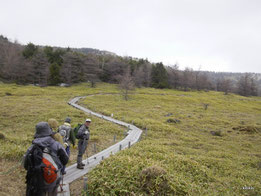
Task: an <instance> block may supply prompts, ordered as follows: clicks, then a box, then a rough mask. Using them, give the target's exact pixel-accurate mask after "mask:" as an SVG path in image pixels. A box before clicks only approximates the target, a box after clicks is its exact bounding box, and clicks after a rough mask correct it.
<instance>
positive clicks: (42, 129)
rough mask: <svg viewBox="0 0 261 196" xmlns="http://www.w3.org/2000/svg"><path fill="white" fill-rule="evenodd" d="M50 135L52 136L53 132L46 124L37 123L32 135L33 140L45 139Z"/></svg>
mask: <svg viewBox="0 0 261 196" xmlns="http://www.w3.org/2000/svg"><path fill="white" fill-rule="evenodd" d="M52 134H53V132H52V130H51V128H50V127H49V125H48V123H47V122H39V123H38V124H37V125H36V126H35V134H34V137H35V138H39V137H46V136H50V135H52Z"/></svg>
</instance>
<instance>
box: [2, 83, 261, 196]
mask: <svg viewBox="0 0 261 196" xmlns="http://www.w3.org/2000/svg"><path fill="white" fill-rule="evenodd" d="M7 93H8V94H7ZM117 93H119V91H118V89H117V87H116V86H115V85H108V84H98V85H97V88H90V86H89V84H80V85H75V86H72V87H69V88H65V87H45V88H40V87H34V86H17V85H12V84H9V85H4V84H0V101H1V108H0V115H1V123H0V132H1V133H2V134H4V136H5V139H3V140H0V157H1V159H0V172H2V171H5V170H8V169H9V168H11V167H12V166H13V165H15V164H17V163H18V161H19V160H20V158H21V156H22V155H23V154H24V152H25V150H26V149H27V148H28V147H29V146H30V144H31V141H32V139H33V135H34V126H35V124H36V123H38V122H39V121H47V120H48V119H49V118H55V119H56V120H58V122H59V123H60V124H61V123H62V122H63V120H64V119H65V117H66V116H70V117H71V118H72V124H77V123H79V122H83V121H84V119H85V118H86V117H87V115H86V114H84V113H83V112H80V111H79V110H76V109H74V108H72V107H71V106H69V105H67V101H68V100H70V99H71V98H73V97H74V96H85V95H92V94H96V95H95V96H90V97H87V98H86V99H85V100H81V101H80V104H81V105H84V106H86V107H87V108H90V109H91V110H94V111H96V112H99V113H103V114H104V115H108V116H110V115H111V114H112V113H113V115H114V118H117V119H119V120H123V121H125V122H129V123H132V122H133V123H134V124H135V125H136V126H138V127H140V128H142V129H144V130H145V128H147V136H145V134H143V135H142V140H141V141H140V142H139V143H138V144H136V145H134V146H133V147H132V148H131V149H129V150H124V151H122V152H120V153H118V154H116V155H113V156H112V157H111V158H109V159H106V160H104V161H103V162H102V163H101V164H100V165H99V166H98V167H97V168H95V169H94V170H93V171H92V172H91V173H90V174H88V177H89V178H88V179H89V192H90V194H91V195H155V194H156V191H157V190H156V189H153V188H144V183H141V180H140V178H141V175H142V174H143V173H142V171H146V169H147V168H161V170H162V171H164V172H163V173H162V175H163V177H159V176H157V177H155V179H151V180H152V182H153V183H157V182H158V185H160V184H161V183H162V182H167V187H168V189H167V191H166V192H165V193H164V192H163V193H162V195H174V194H176V195H260V194H261V188H260V187H261V182H260V176H261V170H260V162H261V160H260V159H261V152H260V149H261V135H260V134H261V133H260V127H261V98H258V97H248V98H246V97H241V96H238V95H234V94H230V95H223V93H219V92H181V91H174V90H157V89H151V88H141V89H137V90H136V91H135V92H134V94H132V95H131V96H130V99H129V101H127V102H126V101H125V100H124V99H123V98H122V96H121V95H119V94H117ZM204 104H208V109H207V110H205V108H204ZM168 114H171V116H168ZM88 117H90V116H88ZM91 118H92V119H93V123H92V125H91V126H92V127H91V134H92V137H91V138H92V139H91V142H90V146H92V145H93V143H94V142H96V144H97V147H98V150H102V149H104V148H106V147H107V146H109V145H111V144H112V140H113V135H115V134H116V135H117V140H120V139H121V138H122V137H123V131H124V128H122V127H119V126H116V125H113V124H111V123H109V122H106V121H103V120H101V119H97V118H95V117H91ZM170 118H171V119H178V120H180V122H179V123H168V122H167V120H168V119H170ZM248 130H250V131H248ZM211 131H212V132H213V131H214V132H220V133H221V137H217V136H213V135H212V134H211ZM88 153H89V154H91V153H93V151H92V148H89V149H88ZM75 156H76V150H75V149H73V153H72V157H71V162H70V164H71V163H73V162H75V158H76V157H75ZM145 173H146V172H145ZM24 177H25V171H24V170H23V169H22V168H18V169H17V170H15V172H13V173H11V174H8V175H6V176H0V178H1V180H0V195H11V194H12V195H22V194H23V193H24V187H25V186H24ZM143 179H144V178H143ZM145 179H146V178H145ZM157 179H158V180H157ZM154 180H155V181H154ZM144 182H145V181H144ZM71 187H72V189H71V190H72V191H73V194H74V195H77V194H78V193H80V192H81V190H82V181H78V182H77V181H76V182H75V183H72V185H71ZM249 187H250V188H251V187H252V188H253V189H248V188H249ZM74 190H77V191H78V192H77V191H75V192H74ZM158 190H159V189H158ZM160 190H161V189H160ZM79 191H80V192H79Z"/></svg>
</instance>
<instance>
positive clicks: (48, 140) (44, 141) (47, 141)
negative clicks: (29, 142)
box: [33, 136, 55, 147]
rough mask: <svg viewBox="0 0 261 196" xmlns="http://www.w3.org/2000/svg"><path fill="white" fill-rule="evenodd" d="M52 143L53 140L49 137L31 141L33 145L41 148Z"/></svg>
mask: <svg viewBox="0 0 261 196" xmlns="http://www.w3.org/2000/svg"><path fill="white" fill-rule="evenodd" d="M54 142H55V140H54V139H53V138H52V137H51V136H47V137H40V138H36V139H34V140H33V144H37V145H39V146H42V147H48V146H51V145H52V144H53V143H54Z"/></svg>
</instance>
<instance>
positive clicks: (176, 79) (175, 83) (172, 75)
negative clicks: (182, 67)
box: [167, 64, 181, 89]
mask: <svg viewBox="0 0 261 196" xmlns="http://www.w3.org/2000/svg"><path fill="white" fill-rule="evenodd" d="M167 73H168V83H169V85H170V86H171V87H172V88H174V89H177V88H178V87H179V86H180V82H181V81H180V71H179V67H178V65H177V64H175V65H174V66H173V67H168V68H167Z"/></svg>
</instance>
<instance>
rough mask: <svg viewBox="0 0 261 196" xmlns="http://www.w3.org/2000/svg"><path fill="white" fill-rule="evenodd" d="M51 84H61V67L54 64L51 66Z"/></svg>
mask: <svg viewBox="0 0 261 196" xmlns="http://www.w3.org/2000/svg"><path fill="white" fill-rule="evenodd" d="M49 70H50V76H49V84H50V85H57V84H59V83H60V82H61V79H60V66H59V65H58V64H57V63H52V64H51V66H50V69H49Z"/></svg>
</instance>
